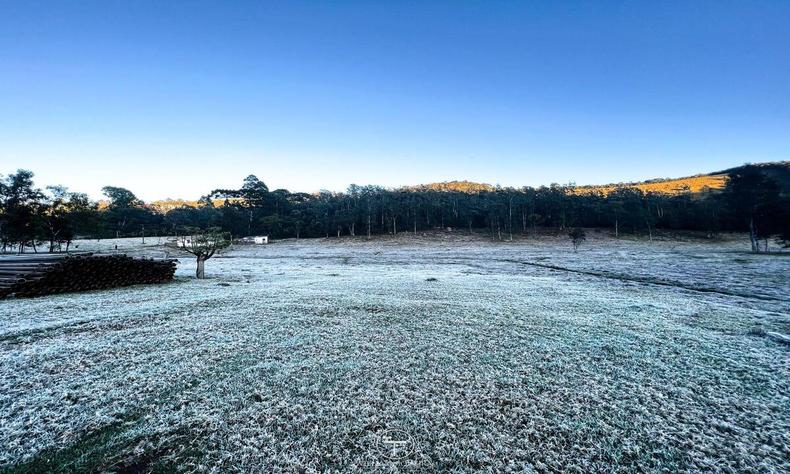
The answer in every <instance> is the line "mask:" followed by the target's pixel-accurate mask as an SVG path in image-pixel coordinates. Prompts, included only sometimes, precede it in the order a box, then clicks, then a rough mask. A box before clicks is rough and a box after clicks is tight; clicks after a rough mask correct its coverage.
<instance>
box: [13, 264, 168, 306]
mask: <svg viewBox="0 0 790 474" xmlns="http://www.w3.org/2000/svg"><path fill="white" fill-rule="evenodd" d="M175 271H176V260H153V259H137V258H132V257H127V256H126V255H93V254H90V253H81V254H73V253H72V254H31V255H12V256H0V298H5V297H7V296H11V295H13V296H39V295H48V294H52V293H65V292H71V291H87V290H97V289H102V288H114V287H116V286H127V285H137V284H141V283H160V282H164V281H169V280H172V279H173V273H175Z"/></svg>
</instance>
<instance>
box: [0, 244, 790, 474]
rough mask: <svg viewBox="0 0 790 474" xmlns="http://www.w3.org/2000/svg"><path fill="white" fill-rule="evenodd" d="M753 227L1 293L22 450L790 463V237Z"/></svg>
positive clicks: (335, 253)
mask: <svg viewBox="0 0 790 474" xmlns="http://www.w3.org/2000/svg"><path fill="white" fill-rule="evenodd" d="M162 243H163V240H162V239H157V238H148V239H147V242H146V244H145V245H143V244H142V243H141V242H140V241H139V239H136V240H119V241H102V242H95V241H92V242H89V241H84V242H80V243H79V245H80V248H79V250H100V251H104V252H113V251H115V246H116V245H117V246H118V251H119V252H126V253H129V254H132V255H146V256H154V257H163V256H166V255H168V253H169V255H171V256H172V255H174V254H173V251H168V250H167V249H165V248H164V247H163V246H162ZM747 247H748V240H747V239H745V238H743V236H729V237H727V238H725V239H723V240H717V241H703V240H696V239H678V238H671V239H660V240H657V241H655V242H652V243H649V242H647V241H646V240H645V239H638V238H621V239H613V238H611V237H610V236H608V235H607V234H604V233H594V232H593V233H591V235H590V236H589V238H588V241H587V242H586V243H585V244H584V245H583V246H582V247H581V248H580V250H579V252H578V253H574V252H573V251H572V249H571V246H570V243H569V242H568V240H567V237H564V236H557V237H552V236H542V237H540V238H538V237H528V238H521V237H518V238H516V240H515V241H514V242H491V241H490V240H489V239H487V238H485V236H459V235H456V234H452V233H447V234H444V233H442V234H432V235H429V236H406V235H399V236H397V237H379V238H375V239H374V240H372V241H367V240H366V239H365V238H359V237H358V238H353V239H352V238H342V239H317V240H302V241H298V242H297V241H281V242H277V243H274V244H272V245H268V246H257V247H253V246H248V247H235V248H234V249H232V250H230V251H229V252H227V253H226V254H224V255H222V256H220V257H215V258H213V259H211V260H210V261H209V262H208V263H207V265H206V270H207V274H208V276H209V277H210V279H207V280H196V279H194V278H193V273H194V262H193V261H192V260H191V259H189V258H187V257H180V258H181V263H180V265H179V270H178V272H177V279H176V281H175V282H173V283H170V284H165V285H157V286H135V287H129V288H120V289H115V290H110V291H97V292H90V293H84V294H68V295H57V296H49V297H42V298H35V299H10V300H6V301H0V471H10V472H15V471H21V472H28V471H51V470H64V471H67V470H68V471H73V470H93V471H102V470H104V471H122V470H126V471H147V470H172V469H179V470H183V471H216V472H227V471H244V472H250V471H263V472H267V471H279V470H286V471H302V472H312V471H338V472H339V471H342V472H348V471H357V472H363V471H364V472H370V471H415V472H417V471H435V470H454V471H480V470H494V471H530V470H536V471H543V470H561V469H562V470H568V471H577V472H589V471H591V470H593V471H594V470H607V471H611V470H618V469H620V470H640V471H643V470H660V469H666V470H670V471H675V470H695V471H696V470H711V469H713V470H723V471H749V470H758V471H785V472H787V471H788V470H790V462H788V460H789V459H790V396H789V395H788V394H790V382H789V381H790V377H789V376H790V370H789V369H790V366H789V365H788V362H789V361H790V359H789V358H788V355H789V354H790V346H788V345H786V344H785V343H783V342H782V341H781V340H780V339H777V338H776V337H774V336H773V335H772V334H788V333H790V297H788V295H790V258H788V257H787V256H775V255H774V256H766V255H752V254H749V253H748V252H746V250H747ZM396 430H397V431H396ZM387 433H390V434H391V433H405V434H406V435H407V439H406V440H407V443H408V444H407V445H406V446H405V448H404V449H403V450H402V451H399V452H398V453H397V456H393V455H392V453H391V452H390V451H388V449H386V447H383V445H382V437H383V436H386V435H387Z"/></svg>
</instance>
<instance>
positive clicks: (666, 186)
mask: <svg viewBox="0 0 790 474" xmlns="http://www.w3.org/2000/svg"><path fill="white" fill-rule="evenodd" d="M746 167H758V168H760V170H761V171H762V172H763V173H765V174H766V175H768V176H770V177H771V178H773V179H775V180H776V181H777V182H778V183H779V186H780V188H781V189H782V193H783V194H785V195H788V194H790V161H777V162H770V163H758V164H746V165H743V166H737V167H735V168H729V169H726V170H722V171H715V172H713V173H707V174H698V175H694V176H686V177H683V178H657V179H649V180H645V181H637V182H630V183H611V184H602V185H583V186H566V187H565V190H566V191H567V192H568V193H570V194H577V195H579V194H592V193H603V194H609V193H611V192H612V191H614V190H616V189H619V188H637V189H640V190H642V191H643V192H645V193H648V192H653V193H661V194H669V195H678V194H685V193H690V194H698V193H702V192H706V191H718V190H721V189H724V187H725V186H726V185H727V179H728V177H729V175H730V174H731V173H737V172H738V171H740V170H743V169H744V168H746ZM496 189H497V186H494V185H491V184H487V183H477V182H474V181H466V180H464V181H457V180H456V181H443V182H438V183H427V184H420V185H416V186H404V187H402V188H399V190H401V191H406V192H425V191H442V192H463V193H479V192H483V191H494V190H496ZM224 202H225V200H224V199H215V200H214V205H215V206H221V205H222V204H223V203H224ZM199 205H200V204H199V203H198V202H197V201H185V200H181V199H165V200H159V201H153V202H151V203H149V204H148V206H149V207H150V208H152V209H154V210H156V211H157V212H160V213H162V214H165V213H167V212H168V211H170V210H173V209H176V208H178V207H183V206H190V207H198V206H199Z"/></svg>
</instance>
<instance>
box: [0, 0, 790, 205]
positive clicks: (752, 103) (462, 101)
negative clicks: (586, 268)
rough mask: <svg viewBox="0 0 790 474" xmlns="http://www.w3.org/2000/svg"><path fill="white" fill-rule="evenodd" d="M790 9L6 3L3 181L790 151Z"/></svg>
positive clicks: (306, 177)
mask: <svg viewBox="0 0 790 474" xmlns="http://www.w3.org/2000/svg"><path fill="white" fill-rule="evenodd" d="M788 25H790V2H788V1H759V0H749V1H742V2H730V1H715V2H704V1H693V2H692V1H686V2H671V1H660V2H653V1H643V2H638V1H634V2H603V1H595V2H593V1H589V2H570V1H569V2H554V1H547V2H537V1H531V2H526V1H525V2H498V1H491V0H490V1H485V2H462V1H448V2H428V1H413V2H387V1H370V2H361V1H354V2H345V1H339V0H338V1H330V2H263V1H256V2H242V1H233V2H230V1H220V0H217V1H212V2H205V1H203V2H201V1H189V2H187V1H177V0H168V1H166V2H163V1H156V2H154V1H151V2H148V1H134V2H131V1H108V0H104V1H97V2H90V1H52V2H46V1H18V2H15V1H6V0H0V173H8V172H11V171H13V170H15V169H17V168H22V167H23V168H28V169H31V170H33V171H34V172H35V173H36V175H37V177H38V179H37V182H38V184H40V185H42V186H43V185H47V184H56V183H59V184H64V185H67V186H69V187H70V188H72V189H73V190H79V191H84V192H89V193H90V194H92V195H93V196H94V197H98V196H99V189H100V188H101V187H102V186H104V185H115V186H125V187H128V188H130V189H131V190H132V191H134V192H136V193H137V194H138V196H140V197H142V198H143V199H148V200H151V199H157V198H165V197H184V198H197V197H198V196H200V195H201V194H205V193H206V192H208V191H210V190H211V189H213V188H217V187H234V186H238V185H240V183H241V181H242V179H243V178H244V176H246V175H248V174H250V173H252V174H256V175H257V176H258V177H259V178H261V179H263V180H264V181H265V182H266V183H267V184H268V185H269V186H270V188H280V187H284V188H288V189H291V190H299V191H315V190H318V189H321V188H325V189H330V190H343V189H345V188H346V186H347V185H348V184H351V183H356V184H380V185H386V186H397V185H406V184H417V183H423V182H432V181H443V180H451V179H469V180H474V181H482V182H488V183H494V184H496V183H499V184H502V185H514V186H518V185H540V184H549V183H552V182H558V183H567V182H576V183H578V184H587V183H606V182H617V181H629V180H640V179H646V178H654V177H674V176H683V175H688V174H694V173H698V172H706V171H712V170H718V169H723V168H727V167H730V166H734V165H738V164H742V163H744V162H747V161H748V162H759V161H773V160H786V159H790V46H789V45H790V27H788Z"/></svg>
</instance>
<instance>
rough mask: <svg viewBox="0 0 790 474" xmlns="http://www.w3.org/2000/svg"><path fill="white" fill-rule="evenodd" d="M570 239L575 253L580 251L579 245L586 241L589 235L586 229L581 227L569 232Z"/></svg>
mask: <svg viewBox="0 0 790 474" xmlns="http://www.w3.org/2000/svg"><path fill="white" fill-rule="evenodd" d="M568 237H569V238H570V239H571V243H572V244H573V251H574V252H575V251H576V250H578V248H579V245H581V244H582V242H584V241H585V239H586V238H587V234H586V233H585V232H584V229H582V228H581V227H574V228H573V229H571V231H570V232H568Z"/></svg>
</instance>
